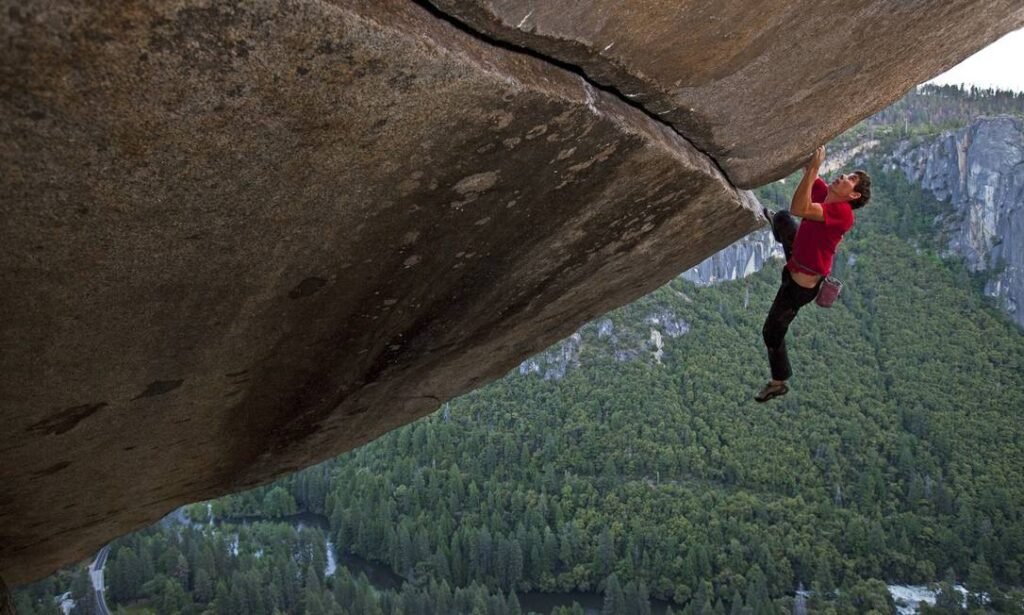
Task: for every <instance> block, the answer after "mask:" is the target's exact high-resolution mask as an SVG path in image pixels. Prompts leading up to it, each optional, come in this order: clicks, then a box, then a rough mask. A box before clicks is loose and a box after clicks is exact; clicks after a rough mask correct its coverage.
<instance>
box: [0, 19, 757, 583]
mask: <svg viewBox="0 0 1024 615" xmlns="http://www.w3.org/2000/svg"><path fill="white" fill-rule="evenodd" d="M0 8H2V12H0V36H2V37H3V42H4V48H5V52H4V54H3V57H2V60H0V75H2V78H0V79H2V81H0V83H2V89H0V132H2V135H3V142H4V145H5V147H4V148H2V149H0V161H2V162H0V164H2V168H3V175H2V180H0V181H2V185H0V188H2V192H3V194H4V198H3V199H2V200H0V216H2V219H3V221H4V222H3V225H2V226H0V245H2V246H3V247H4V249H3V250H2V252H0V271H2V272H3V273H2V277H0V312H2V313H3V318H2V319H0V347H2V348H3V353H2V354H0V423H2V424H3V426H4V428H3V430H0V473H2V476H0V483H2V484H3V487H4V495H3V497H2V498H0V576H3V577H4V578H6V579H7V581H8V582H9V583H14V584H18V583H21V582H24V581H28V580H30V579H33V578H36V577H39V576H42V575H44V574H47V573H48V572H50V571H51V570H53V569H54V568H56V567H57V566H59V565H61V564H64V563H67V562H70V561H74V560H76V559H78V558H81V557H83V556H86V555H88V554H90V553H91V552H94V551H95V550H96V549H98V548H99V547H100V546H101V545H102V544H104V543H105V542H107V541H109V540H110V539H111V538H113V537H115V536H118V535H120V534H123V533H125V532H127V531H130V530H133V529H135V528H138V527H141V526H144V525H146V524H148V523H151V522H152V521H154V520H155V519H157V518H159V517H160V516H162V515H163V514H164V513H166V512H167V511H169V510H171V509H173V508H175V507H177V506H179V505H181V504H183V503H186V502H190V501H195V500H199V499H203V498H209V497H213V496H216V495H219V494H223V493H226V492H230V491H233V490H238V489H242V488H245V487H248V486H252V485H256V484H258V483H261V482H265V481H267V480H270V479H272V478H273V477H275V476H278V475H280V474H282V473H286V472H289V471H293V470H295V469H297V468H300V467H304V466H306V465H310V464H312V463H315V462H317V461H320V460H323V459H325V458H329V457H331V456H334V455H337V454H339V453H341V452H343V451H345V450H348V449H351V448H353V447H355V446H358V445H359V444H362V443H365V442H367V441H369V440H371V439H373V438H375V437H376V436H379V435H380V434H382V433H385V432H386V431H388V430H390V429H393V428H394V427H397V426H399V425H401V424H404V423H407V422H409V421H411V420H413V419H415V418H417V417H420V416H422V415H424V414H426V413H428V412H430V411H432V410H434V409H436V408H437V407H438V406H439V405H440V403H441V402H442V401H444V400H446V399H449V398H451V397H453V396H456V395H458V394H460V393H463V392H465V391H468V390H471V389H473V388H475V387H477V386H480V385H481V384H483V383H485V382H487V381H489V380H492V379H494V378H497V377H499V376H501V375H502V374H504V373H505V372H507V371H508V370H509V369H512V368H514V367H515V366H516V365H517V364H518V363H519V362H520V361H521V360H522V359H524V358H525V357H528V356H531V355H532V354H534V353H536V352H537V351H539V350H541V349H543V348H545V347H547V346H548V345H550V344H551V343H553V342H555V341H557V340H559V339H561V338H563V337H565V336H566V335H568V334H569V333H571V332H572V331H573V330H575V328H576V327H578V326H579V325H580V324H582V323H584V322H586V321H588V320H590V319H592V318H593V317H595V316H597V315H598V314H601V313H603V312H605V311H608V310H610V309H612V308H614V307H617V306H619V305H622V304H623V303H626V302H628V301H630V300H631V299H633V298H635V297H637V296H640V295H643V294H645V293H647V292H649V291H651V290H653V289H655V288H657V287H658V286H660V285H662V284H664V283H665V282H667V281H668V280H670V279H671V278H672V277H673V276H675V275H676V274H677V273H678V272H679V271H680V270H682V269H685V268H686V267H689V266H691V265H693V264H694V263H696V262H698V261H700V260H701V259H702V258H704V257H705V256H707V255H708V254H711V253H714V252H715V251H717V250H718V249H720V248H722V247H724V246H725V245H728V244H729V243H731V242H732V241H733V240H735V239H736V238H738V237H740V236H742V235H744V234H746V233H748V232H750V231H751V230H753V229H755V228H757V227H758V226H759V225H760V224H761V221H760V220H759V218H758V214H757V213H756V211H755V208H754V201H753V200H752V198H751V197H750V196H749V195H747V194H745V193H741V192H739V191H737V190H736V189H735V188H734V187H733V186H732V185H731V184H730V183H729V181H728V180H727V179H726V178H725V177H724V176H723V175H722V174H721V173H720V172H719V170H718V169H717V167H716V166H715V164H714V163H713V162H712V161H710V160H709V159H708V158H707V157H706V156H704V155H703V154H702V153H700V152H698V151H697V150H695V149H694V148H693V147H692V146H691V145H690V144H689V143H688V142H687V141H686V140H684V139H683V138H681V137H680V136H679V135H678V134H676V133H675V132H674V131H672V130H671V129H669V128H667V127H666V126H665V125H663V124H661V123H659V122H657V121H655V120H653V119H652V118H651V117H649V116H648V115H646V114H645V113H643V112H642V111H640V110H638V109H636V108H634V107H632V106H630V105H628V104H625V103H624V102H623V101H621V100H619V99H617V98H615V97H614V96H612V95H610V94H608V93H605V92H602V91H599V90H596V89H594V88H592V87H591V86H590V85H589V84H588V83H587V82H586V81H585V80H583V79H581V78H580V77H579V76H578V75H576V74H573V73H571V72H567V71H565V70H563V69H561V68H558V67H556V66H552V65H550V64H548V63H546V62H544V61H542V60H540V59H538V58H534V57H530V56H528V55H523V54H518V53H514V52H510V51H508V50H506V49H502V48H500V47H495V46H494V45H491V44H489V43H487V42H485V41H481V40H479V39H477V38H476V37H474V36H471V35H470V34H467V33H466V32H464V31H461V30H459V29H458V28H455V27H453V26H452V25H451V24H449V23H447V22H446V21H444V20H441V19H438V18H437V17H436V16H435V15H432V14H430V13H429V12H428V11H425V10H423V9H422V8H420V7H418V6H417V5H415V4H413V3H410V2H406V1H400V0H383V1H382V0H374V1H373V2H370V1H366V2H358V1H352V2H344V3H329V2H310V1H297V0H296V1H289V2H280V3H265V2H252V3H239V4H230V5H229V4H223V3H206V2H200V1H190V0H189V1H162V2H145V3H143V2H116V3H87V2H77V3H71V2H63V1H62V2H57V1H53V2H44V1H40V2H33V3H29V4H21V3H13V2H4V3H3V6H2V7H0Z"/></svg>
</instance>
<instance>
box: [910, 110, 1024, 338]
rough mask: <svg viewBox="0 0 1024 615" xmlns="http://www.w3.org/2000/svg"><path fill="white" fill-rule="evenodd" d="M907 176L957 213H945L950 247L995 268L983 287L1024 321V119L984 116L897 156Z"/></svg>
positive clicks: (972, 263) (970, 262) (972, 265)
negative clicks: (949, 205)
mask: <svg viewBox="0 0 1024 615" xmlns="http://www.w3.org/2000/svg"><path fill="white" fill-rule="evenodd" d="M892 160H893V161H894V162H895V163H896V164H898V165H899V167H900V169H901V170H902V171H903V173H904V175H906V177H907V179H909V180H910V181H913V182H915V183H918V184H920V185H921V187H922V188H924V189H925V190H927V191H929V192H931V193H932V194H933V195H934V196H935V198H937V199H939V200H941V201H947V202H949V203H950V204H951V205H952V207H953V212H954V213H953V214H952V215H951V216H950V217H949V218H948V219H946V220H943V221H941V223H942V225H943V226H944V230H945V234H946V235H947V236H948V237H949V244H948V248H949V251H950V253H953V254H957V255H959V256H962V257H963V258H964V260H965V261H966V264H967V266H968V268H969V269H971V270H972V271H987V272H990V275H991V278H990V279H989V281H988V283H987V284H986V286H985V293H986V294H987V295H989V296H991V297H995V298H996V299H997V301H998V302H999V304H1000V306H1001V307H1002V308H1003V309H1004V310H1006V312H1007V313H1008V314H1009V315H1010V317H1011V318H1012V319H1013V320H1014V322H1016V323H1017V324H1018V325H1021V326H1024V121H1022V120H1021V119H1020V118H1011V117H997V118H982V119H979V120H977V121H975V122H973V123H972V124H971V125H969V126H967V127H965V128H963V129H961V130H958V131H955V132H949V133H946V134H943V135H942V136H940V137H938V138H936V139H933V140H931V141H929V142H928V143H925V144H923V145H913V144H910V143H903V144H901V145H900V147H898V148H897V150H896V151H895V152H894V154H893V156H892Z"/></svg>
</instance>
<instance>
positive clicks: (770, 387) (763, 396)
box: [754, 382, 789, 403]
mask: <svg viewBox="0 0 1024 615" xmlns="http://www.w3.org/2000/svg"><path fill="white" fill-rule="evenodd" d="M786 393H789V387H788V386H786V383H785V382H780V383H779V384H772V383H771V382H769V383H768V384H766V385H764V387H762V388H761V390H760V391H759V392H758V393H757V395H755V396H754V401H757V402H761V403H764V402H766V401H768V400H769V399H772V398H775V397H782V396H783V395H785V394H786Z"/></svg>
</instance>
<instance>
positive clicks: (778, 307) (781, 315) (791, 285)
mask: <svg viewBox="0 0 1024 615" xmlns="http://www.w3.org/2000/svg"><path fill="white" fill-rule="evenodd" d="M796 229H797V222H796V220H795V219H794V218H793V216H792V215H790V213H789V212H788V211H780V212H778V213H777V214H775V216H774V217H773V220H772V235H774V236H775V239H776V240H777V241H778V242H779V243H781V244H782V249H783V251H784V252H785V253H786V260H787V261H788V260H789V257H790V256H791V253H792V250H793V238H794V237H795V236H796ZM819 286H821V281H820V280H819V281H818V283H817V284H816V285H815V286H814V288H804V287H803V286H800V285H799V284H797V283H796V282H794V281H793V276H792V275H790V273H789V270H788V269H786V268H785V266H783V268H782V285H781V286H779V292H777V293H776V294H775V301H773V302H772V307H771V309H770V310H768V318H766V319H765V321H764V328H763V329H762V330H761V334H762V335H763V336H764V345H765V346H766V347H767V348H768V363H769V364H770V365H771V368H772V378H773V379H775V380H788V379H789V377H790V376H792V375H793V370H792V369H791V368H790V366H789V355H788V354H787V353H786V332H787V331H789V323H791V322H793V319H794V318H796V314H797V312H799V311H800V308H802V307H803V306H805V305H807V304H808V303H810V302H811V301H814V298H815V297H817V296H818V287H819Z"/></svg>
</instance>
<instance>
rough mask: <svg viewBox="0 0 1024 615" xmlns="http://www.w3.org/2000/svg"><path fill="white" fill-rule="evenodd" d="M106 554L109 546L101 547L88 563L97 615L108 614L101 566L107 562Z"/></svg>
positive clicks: (108, 551) (108, 553)
mask: <svg viewBox="0 0 1024 615" xmlns="http://www.w3.org/2000/svg"><path fill="white" fill-rule="evenodd" d="M108 555H110V547H103V548H102V549H100V552H99V553H97V554H96V559H94V560H93V561H92V563H91V564H89V578H90V579H92V588H93V591H94V593H95V596H96V612H97V613H99V615H110V610H109V609H108V608H107V600H106V598H104V596H103V590H104V585H103V566H104V565H106V563H107V556H108Z"/></svg>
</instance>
